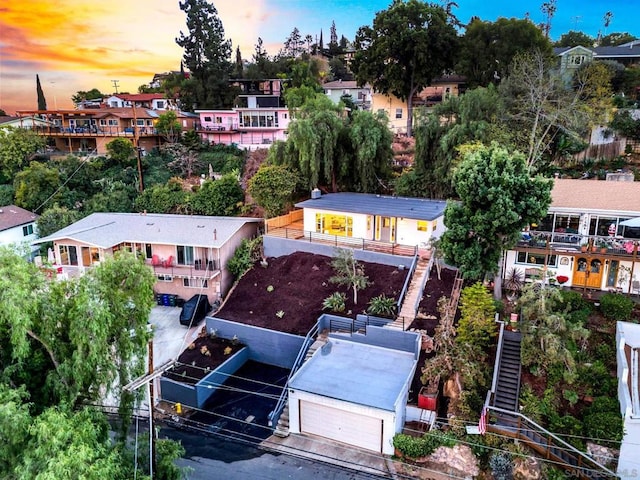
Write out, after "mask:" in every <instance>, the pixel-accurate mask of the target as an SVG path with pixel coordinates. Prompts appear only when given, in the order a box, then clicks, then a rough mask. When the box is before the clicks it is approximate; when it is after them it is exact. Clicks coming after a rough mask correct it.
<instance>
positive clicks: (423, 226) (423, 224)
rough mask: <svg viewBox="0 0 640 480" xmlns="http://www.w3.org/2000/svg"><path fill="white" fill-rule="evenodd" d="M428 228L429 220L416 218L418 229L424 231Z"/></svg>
mask: <svg viewBox="0 0 640 480" xmlns="http://www.w3.org/2000/svg"><path fill="white" fill-rule="evenodd" d="M428 228H429V222H427V221H425V220H418V231H419V232H426V231H427V230H428Z"/></svg>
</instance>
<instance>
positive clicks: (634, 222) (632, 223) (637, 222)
mask: <svg viewBox="0 0 640 480" xmlns="http://www.w3.org/2000/svg"><path fill="white" fill-rule="evenodd" d="M620 225H622V226H624V227H633V228H638V227H640V217H636V218H630V219H629V220H624V221H622V222H620Z"/></svg>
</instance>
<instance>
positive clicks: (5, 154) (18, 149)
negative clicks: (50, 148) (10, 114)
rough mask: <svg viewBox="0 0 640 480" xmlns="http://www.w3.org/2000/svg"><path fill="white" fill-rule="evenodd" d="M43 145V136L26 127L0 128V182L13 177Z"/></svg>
mask: <svg viewBox="0 0 640 480" xmlns="http://www.w3.org/2000/svg"><path fill="white" fill-rule="evenodd" d="M44 145H45V141H44V138H43V137H41V136H39V135H38V134H36V133H35V132H32V131H31V130H28V129H26V128H14V127H8V128H2V129H0V183H4V182H1V180H2V179H3V178H4V179H5V181H9V180H10V179H13V176H14V175H15V174H16V173H18V172H19V171H20V170H22V169H23V168H24V167H25V166H27V165H28V164H29V161H30V160H31V159H32V158H33V157H34V155H35V153H36V152H37V151H38V150H40V149H41V148H43V147H44Z"/></svg>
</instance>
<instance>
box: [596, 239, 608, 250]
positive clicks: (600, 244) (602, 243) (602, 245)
mask: <svg viewBox="0 0 640 480" xmlns="http://www.w3.org/2000/svg"><path fill="white" fill-rule="evenodd" d="M596 245H597V247H598V248H599V249H600V253H607V242H605V241H604V240H598V242H597V243H596Z"/></svg>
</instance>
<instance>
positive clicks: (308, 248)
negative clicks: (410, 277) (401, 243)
mask: <svg viewBox="0 0 640 480" xmlns="http://www.w3.org/2000/svg"><path fill="white" fill-rule="evenodd" d="M263 245H264V253H265V255H266V256H267V257H276V258H277V257H282V256H284V255H291V254H292V253H295V252H307V253H315V254H318V255H325V256H327V257H333V256H335V247H333V246H331V245H324V244H320V243H311V242H308V241H306V242H305V241H303V240H290V239H287V238H280V237H270V236H268V235H265V236H264V237H263ZM353 256H354V257H355V258H356V260H359V261H361V262H371V263H380V264H382V265H392V266H396V267H397V266H399V265H402V266H404V267H405V268H407V269H408V268H409V267H410V266H411V262H412V261H413V257H405V256H400V255H390V254H388V253H380V252H372V251H369V250H358V249H355V250H354V251H353Z"/></svg>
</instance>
